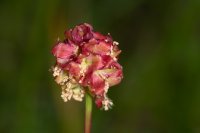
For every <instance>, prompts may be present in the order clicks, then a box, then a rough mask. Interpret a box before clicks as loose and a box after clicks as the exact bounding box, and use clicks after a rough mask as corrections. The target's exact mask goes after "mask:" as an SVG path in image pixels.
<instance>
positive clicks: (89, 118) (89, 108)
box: [85, 93, 92, 133]
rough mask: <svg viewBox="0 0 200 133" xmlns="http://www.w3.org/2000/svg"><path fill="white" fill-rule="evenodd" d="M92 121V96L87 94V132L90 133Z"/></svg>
mask: <svg viewBox="0 0 200 133" xmlns="http://www.w3.org/2000/svg"><path fill="white" fill-rule="evenodd" d="M91 123H92V97H91V96H90V95H89V94H88V93H86V94H85V133H90V131H91Z"/></svg>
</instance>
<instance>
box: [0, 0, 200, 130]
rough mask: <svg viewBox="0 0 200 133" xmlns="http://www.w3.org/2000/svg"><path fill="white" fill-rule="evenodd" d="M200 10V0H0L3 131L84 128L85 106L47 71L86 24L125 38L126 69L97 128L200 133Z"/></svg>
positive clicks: (95, 115) (0, 112)
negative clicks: (68, 98)
mask: <svg viewBox="0 0 200 133" xmlns="http://www.w3.org/2000/svg"><path fill="white" fill-rule="evenodd" d="M199 13H200V1H199V0H99V1H97V0H96V1H94V0H68V1H67V0H7V1H6V0H1V1H0V31H1V32H0V48H1V49H0V50H1V52H0V60H1V63H0V75H1V76H0V85H1V91H0V132H1V133H82V132H83V128H84V103H78V102H69V103H64V102H63V101H62V99H61V98H60V88H59V87H58V86H57V85H56V84H55V83H54V82H53V78H52V76H51V73H50V72H49V71H48V69H49V68H50V67H51V65H53V62H54V58H53V56H52V55H51V53H50V50H51V48H52V46H53V44H54V43H55V42H56V40H57V38H58V37H60V38H63V36H64V35H63V32H64V30H65V29H69V28H71V27H72V26H74V25H76V24H79V23H82V22H88V23H91V24H92V25H93V26H94V28H95V29H96V30H98V31H101V32H103V33H105V34H107V33H108V32H110V33H111V34H112V36H113V37H114V39H115V40H116V41H118V42H119V43H120V45H119V47H120V48H121V49H122V50H123V53H122V54H121V56H120V62H121V64H122V65H123V68H124V79H123V81H122V83H121V84H120V85H118V86H116V87H112V88H111V89H110V91H109V97H111V98H112V99H113V101H114V103H115V106H114V108H113V109H112V110H111V111H109V112H104V111H99V110H98V109H96V108H95V107H94V110H93V127H92V132H94V133H102V132H103V133H199V132H200V15H199Z"/></svg>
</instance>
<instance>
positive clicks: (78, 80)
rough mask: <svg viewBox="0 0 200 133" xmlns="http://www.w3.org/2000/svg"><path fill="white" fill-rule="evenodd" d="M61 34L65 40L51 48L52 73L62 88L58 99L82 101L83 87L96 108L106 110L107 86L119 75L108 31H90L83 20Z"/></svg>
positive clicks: (116, 51)
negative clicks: (106, 33)
mask: <svg viewBox="0 0 200 133" xmlns="http://www.w3.org/2000/svg"><path fill="white" fill-rule="evenodd" d="M65 35H66V37H67V39H65V40H64V41H63V42H58V43H57V44H56V45H55V47H54V48H53V49H52V53H53V55H54V56H55V57H56V60H57V63H56V66H55V68H54V69H53V71H54V73H53V75H54V77H55V79H56V82H57V83H58V84H59V85H61V87H62V88H63V92H62V98H63V99H64V101H68V100H70V99H71V98H74V99H75V100H78V101H82V98H83V96H84V92H85V91H86V90H85V89H84V88H83V87H87V88H89V89H88V90H89V91H90V94H92V95H93V96H94V98H95V103H96V105H97V107H99V108H103V109H104V110H108V109H109V108H110V107H111V106H112V105H113V103H112V101H111V100H110V99H109V98H108V97H107V92H108V89H109V87H111V86H114V85H116V84H119V83H120V82H121V80H122V78H123V73H122V67H121V65H120V64H119V63H118V62H117V58H118V55H119V54H120V53H121V50H119V48H118V46H117V45H118V43H117V42H115V41H113V39H112V37H111V36H110V34H109V35H106V36H104V35H102V34H101V33H98V32H94V31H93V28H92V26H91V25H89V24H87V23H84V24H81V25H78V26H76V27H75V28H73V29H70V30H69V31H66V32H65ZM77 86H78V87H77Z"/></svg>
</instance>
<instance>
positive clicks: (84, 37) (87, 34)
mask: <svg viewBox="0 0 200 133" xmlns="http://www.w3.org/2000/svg"><path fill="white" fill-rule="evenodd" d="M92 30H93V28H92V26H91V25H89V24H87V23H84V24H81V25H78V26H76V27H75V28H74V29H70V30H69V31H66V32H65V34H66V37H67V38H68V39H69V40H71V41H73V42H74V43H76V44H78V45H80V44H81V43H82V42H83V41H88V40H90V39H91V38H92V37H93V34H92Z"/></svg>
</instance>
